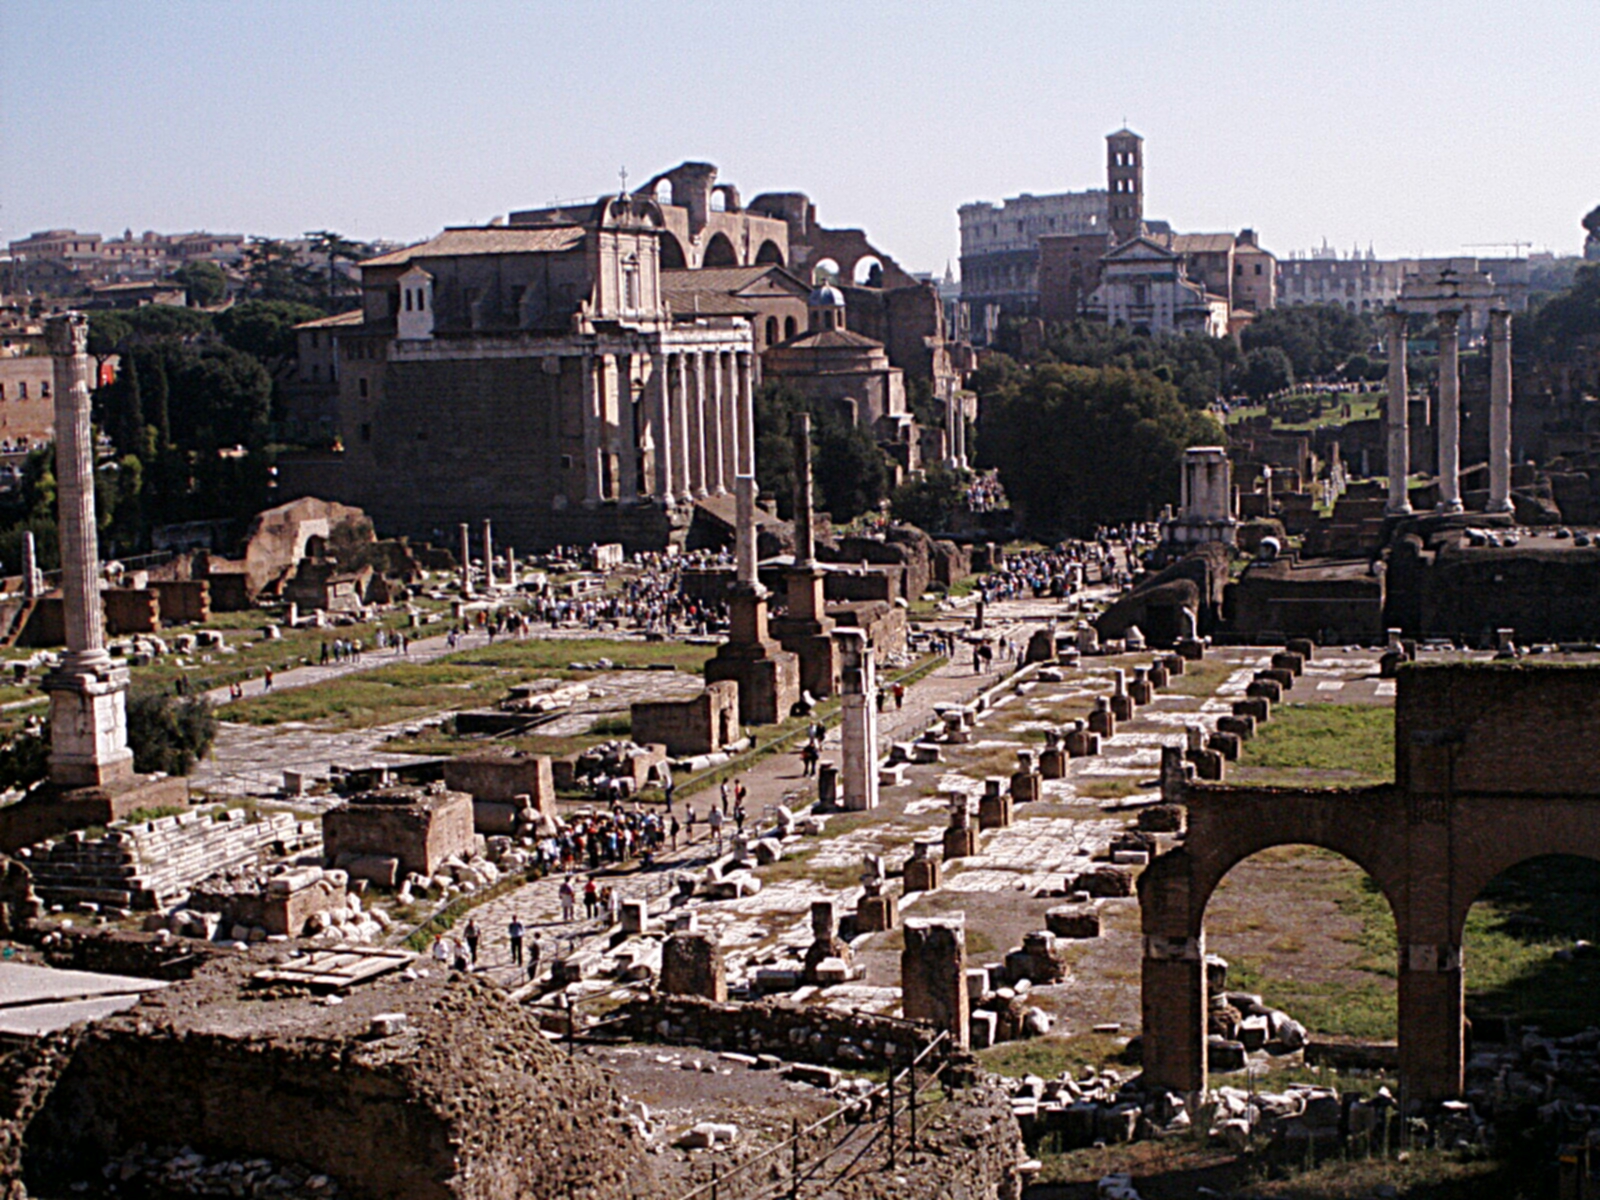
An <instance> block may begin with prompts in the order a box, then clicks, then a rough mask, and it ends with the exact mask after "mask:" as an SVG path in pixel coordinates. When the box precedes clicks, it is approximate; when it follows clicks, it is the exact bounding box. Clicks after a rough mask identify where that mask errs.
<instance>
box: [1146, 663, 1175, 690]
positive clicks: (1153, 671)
mask: <svg viewBox="0 0 1600 1200" xmlns="http://www.w3.org/2000/svg"><path fill="white" fill-rule="evenodd" d="M1170 676H1171V672H1169V671H1168V670H1167V664H1166V662H1165V660H1163V659H1159V658H1158V659H1156V661H1155V662H1153V663H1151V664H1150V686H1151V687H1153V688H1164V687H1166V686H1167V684H1168V682H1169V681H1170Z"/></svg>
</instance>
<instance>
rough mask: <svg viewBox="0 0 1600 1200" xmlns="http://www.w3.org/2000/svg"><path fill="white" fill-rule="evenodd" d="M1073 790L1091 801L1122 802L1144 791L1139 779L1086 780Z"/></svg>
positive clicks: (1074, 786)
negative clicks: (1125, 798)
mask: <svg viewBox="0 0 1600 1200" xmlns="http://www.w3.org/2000/svg"><path fill="white" fill-rule="evenodd" d="M1073 790H1074V791H1076V792H1077V793H1078V795H1080V796H1085V797H1087V798H1088V799H1090V800H1121V799H1123V798H1124V797H1126V796H1133V795H1136V794H1138V793H1139V792H1141V791H1143V790H1144V789H1143V788H1142V787H1141V786H1140V785H1139V781H1138V780H1137V779H1085V780H1083V781H1082V782H1081V783H1074V784H1073Z"/></svg>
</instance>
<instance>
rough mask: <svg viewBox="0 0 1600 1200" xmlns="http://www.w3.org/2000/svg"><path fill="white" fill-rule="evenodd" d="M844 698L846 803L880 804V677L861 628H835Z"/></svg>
mask: <svg viewBox="0 0 1600 1200" xmlns="http://www.w3.org/2000/svg"><path fill="white" fill-rule="evenodd" d="M834 637H835V638H836V639H838V642H839V679H840V691H841V693H842V700H841V703H840V716H839V740H840V746H841V754H840V758H841V760H842V762H841V766H840V772H839V774H840V791H841V792H842V793H843V795H842V799H843V802H844V804H843V806H844V807H845V808H847V809H851V810H852V811H856V812H862V811H866V810H870V809H874V808H877V807H878V679H877V672H876V669H875V665H874V663H873V659H872V646H871V645H870V644H869V643H868V642H867V637H866V633H865V632H864V631H863V630H860V629H836V630H835V631H834Z"/></svg>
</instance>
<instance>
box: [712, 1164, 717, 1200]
mask: <svg viewBox="0 0 1600 1200" xmlns="http://www.w3.org/2000/svg"><path fill="white" fill-rule="evenodd" d="M711 1200H717V1164H716V1163H712V1164H711Z"/></svg>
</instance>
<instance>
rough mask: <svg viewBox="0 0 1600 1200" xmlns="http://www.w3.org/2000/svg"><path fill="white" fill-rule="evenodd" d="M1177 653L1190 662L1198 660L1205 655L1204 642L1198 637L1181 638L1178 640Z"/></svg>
mask: <svg viewBox="0 0 1600 1200" xmlns="http://www.w3.org/2000/svg"><path fill="white" fill-rule="evenodd" d="M1178 655H1179V657H1181V658H1186V659H1188V660H1189V661H1190V662H1199V661H1200V660H1201V659H1203V658H1204V657H1205V656H1206V644H1205V643H1204V642H1202V641H1201V640H1200V639H1199V638H1183V639H1181V640H1180V641H1179V642H1178Z"/></svg>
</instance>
